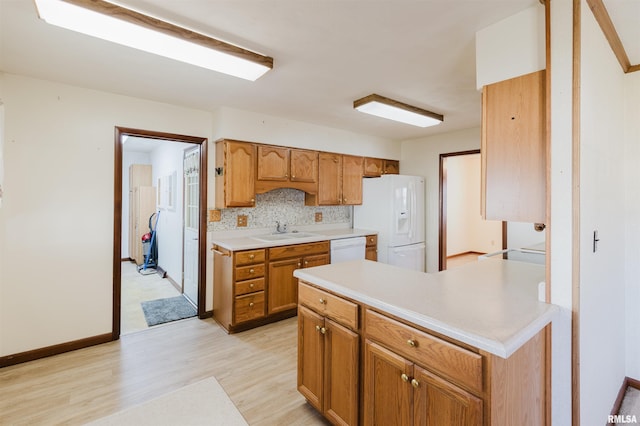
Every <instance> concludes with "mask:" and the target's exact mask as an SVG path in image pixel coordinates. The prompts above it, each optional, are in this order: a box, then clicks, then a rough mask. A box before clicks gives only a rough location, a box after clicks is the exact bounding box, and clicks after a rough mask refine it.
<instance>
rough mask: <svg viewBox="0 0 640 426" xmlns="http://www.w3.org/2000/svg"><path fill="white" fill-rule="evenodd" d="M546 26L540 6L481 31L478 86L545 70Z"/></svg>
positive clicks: (477, 65)
mask: <svg viewBox="0 0 640 426" xmlns="http://www.w3.org/2000/svg"><path fill="white" fill-rule="evenodd" d="M544 26H545V18H544V6H543V5H541V4H537V5H535V6H532V7H530V8H528V9H525V10H523V11H522V12H520V13H517V14H515V15H513V16H509V17H508V18H506V19H503V20H502V21H500V22H497V23H495V24H493V25H491V26H489V27H486V28H483V29H481V30H480V31H478V32H477V33H476V87H477V88H478V89H482V86H484V85H487V84H491V83H495V82H498V81H502V80H508V79H510V78H513V77H517V76H520V75H524V74H529V73H532V72H535V71H540V70H543V69H545V68H546V63H545V37H544ZM505 35H508V36H505Z"/></svg>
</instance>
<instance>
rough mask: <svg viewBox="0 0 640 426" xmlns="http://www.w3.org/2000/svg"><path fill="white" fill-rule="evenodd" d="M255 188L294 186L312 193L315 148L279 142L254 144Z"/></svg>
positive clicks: (316, 163)
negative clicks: (294, 147) (285, 144)
mask: <svg viewBox="0 0 640 426" xmlns="http://www.w3.org/2000/svg"><path fill="white" fill-rule="evenodd" d="M256 178H257V179H256V192H257V193H264V192H267V191H270V190H272V189H276V188H284V187H287V188H295V189H300V190H302V191H305V192H312V193H315V192H316V191H317V185H316V184H317V182H318V152H317V151H310V150H306V149H293V148H286V147H279V146H269V145H258V146H257V169H256Z"/></svg>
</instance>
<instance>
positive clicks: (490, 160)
mask: <svg viewBox="0 0 640 426" xmlns="http://www.w3.org/2000/svg"><path fill="white" fill-rule="evenodd" d="M481 152H482V194H483V197H482V214H483V217H484V218H485V219H487V220H503V221H514V222H529V223H545V222H546V219H545V218H546V90H545V71H544V70H542V71H538V72H535V73H531V74H527V75H523V76H520V77H516V78H512V79H509V80H505V81H501V82H498V83H494V84H490V85H488V86H485V87H484V88H483V93H482V148H481Z"/></svg>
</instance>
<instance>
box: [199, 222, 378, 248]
mask: <svg viewBox="0 0 640 426" xmlns="http://www.w3.org/2000/svg"><path fill="white" fill-rule="evenodd" d="M270 232H272V231H269V230H256V231H250V230H248V231H225V232H219V233H218V232H212V233H211V235H210V237H211V240H210V241H211V243H212V244H215V245H217V246H219V247H222V248H225V249H227V250H231V251H237V250H251V249H257V248H265V247H277V246H288V245H291V244H302V243H313V242H316V241H327V240H336V239H341V238H351V237H364V236H365V235H371V234H377V233H378V232H377V231H372V230H367V229H354V228H344V227H337V228H319V229H316V228H300V232H308V233H313V234H314V235H313V236H309V237H304V238H289V239H285V240H278V241H259V240H256V239H255V238H253V237H254V236H256V235H265V234H268V233H270Z"/></svg>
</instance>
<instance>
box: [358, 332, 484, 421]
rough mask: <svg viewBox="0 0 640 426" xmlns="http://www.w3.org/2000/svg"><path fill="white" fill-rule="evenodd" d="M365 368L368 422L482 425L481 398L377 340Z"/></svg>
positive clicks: (370, 346) (368, 345)
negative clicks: (377, 342) (387, 347)
mask: <svg viewBox="0 0 640 426" xmlns="http://www.w3.org/2000/svg"><path fill="white" fill-rule="evenodd" d="M364 369H365V373H364V389H366V390H367V391H366V392H365V402H364V406H365V412H364V424H366V425H398V426H400V425H433V426H435V425H467V426H481V425H482V412H483V411H482V400H481V399H480V398H477V397H476V396H474V395H472V394H470V393H468V392H466V391H464V390H463V389H460V388H458V387H457V386H455V385H453V384H451V383H449V382H447V381H445V380H443V379H441V378H439V377H438V376H436V375H434V374H432V373H430V372H428V371H427V370H425V369H424V368H421V367H419V366H417V365H415V364H414V363H412V362H410V361H408V360H407V359H405V358H403V357H402V356H400V355H397V354H396V353H394V352H392V351H390V350H388V349H385V348H384V347H382V346H380V345H378V344H376V343H373V342H370V341H367V342H366V344H365V367H364ZM385 401H396V403H395V404H385V403H384V402H385Z"/></svg>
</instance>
